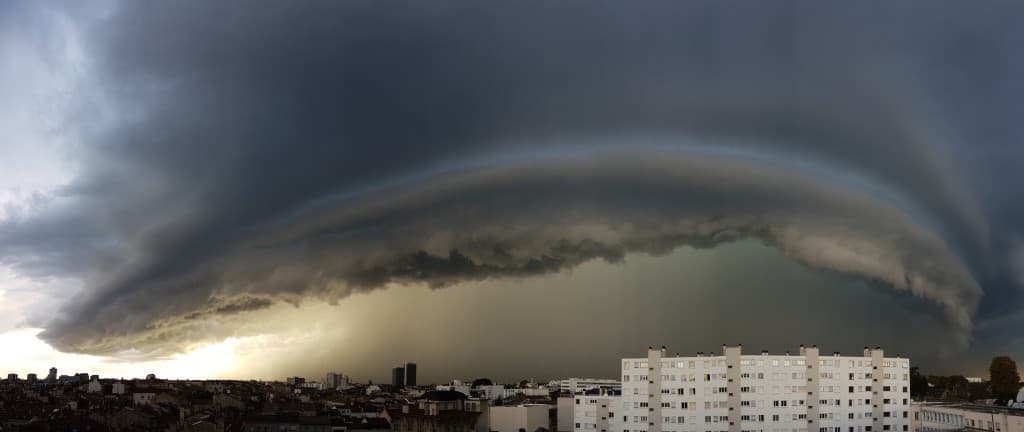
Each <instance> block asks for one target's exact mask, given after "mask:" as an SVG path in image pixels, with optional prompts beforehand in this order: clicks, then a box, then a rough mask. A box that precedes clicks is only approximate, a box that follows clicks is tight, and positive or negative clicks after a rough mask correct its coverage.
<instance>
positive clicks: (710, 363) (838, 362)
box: [622, 358, 910, 369]
mask: <svg viewBox="0 0 1024 432" xmlns="http://www.w3.org/2000/svg"><path fill="white" fill-rule="evenodd" d="M845 361H846V367H851V368H852V367H861V368H863V367H871V360H853V359H847V360H845ZM805 364H806V361H805V360H803V359H792V360H788V359H741V360H740V365H741V366H804V365H805ZM698 365H702V366H703V367H705V368H710V367H724V366H726V361H725V359H724V358H718V359H707V360H681V361H671V360H665V361H662V362H661V367H662V369H696V368H697V366H698ZM818 365H819V366H824V367H837V368H838V367H843V360H842V359H819V360H818ZM631 367H632V368H634V369H640V368H643V369H647V368H649V365H648V363H647V362H646V361H642V360H633V361H628V360H627V361H623V362H622V368H623V369H629V368H631ZM882 367H885V368H902V369H909V368H910V361H909V360H883V361H882Z"/></svg>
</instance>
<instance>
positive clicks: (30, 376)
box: [27, 373, 39, 383]
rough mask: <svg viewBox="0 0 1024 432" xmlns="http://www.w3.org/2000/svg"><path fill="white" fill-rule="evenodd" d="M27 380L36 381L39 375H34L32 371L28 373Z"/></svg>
mask: <svg viewBox="0 0 1024 432" xmlns="http://www.w3.org/2000/svg"><path fill="white" fill-rule="evenodd" d="M27 380H28V382H29V383H35V382H36V381H38V380H39V377H38V375H36V374H34V373H30V374H28V378H27Z"/></svg>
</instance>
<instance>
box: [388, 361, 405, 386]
mask: <svg viewBox="0 0 1024 432" xmlns="http://www.w3.org/2000/svg"><path fill="white" fill-rule="evenodd" d="M404 385H405V368H404V367H402V366H395V367H393V368H391V386H392V387H396V388H397V387H402V386H404Z"/></svg>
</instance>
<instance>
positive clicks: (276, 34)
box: [0, 2, 1020, 353]
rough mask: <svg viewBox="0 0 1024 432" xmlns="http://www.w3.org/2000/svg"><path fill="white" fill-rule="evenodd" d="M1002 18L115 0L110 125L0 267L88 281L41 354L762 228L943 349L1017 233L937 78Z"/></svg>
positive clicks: (963, 13)
mask: <svg viewBox="0 0 1024 432" xmlns="http://www.w3.org/2000/svg"><path fill="white" fill-rule="evenodd" d="M1013 17H1018V18H1019V17H1020V6H1019V5H1013V4H995V3H993V4H992V6H991V7H990V8H987V9H977V8H967V7H966V6H964V7H959V6H949V5H946V6H941V5H932V4H929V7H927V8H920V10H919V9H918V8H916V7H914V6H913V5H910V4H900V5H885V7H884V8H883V7H882V6H881V5H865V4H857V5H845V4H843V5H837V4H829V5H823V4H817V3H786V4H782V5H780V4H773V5H743V6H742V7H739V6H735V5H733V6H730V5H721V4H717V3H699V2H693V3H686V4H679V3H647V4H644V5H636V4H626V3H622V4H600V5H595V4H588V5H587V7H582V5H573V4H569V3H557V4H550V3H531V4H503V5H497V4H489V5H459V6H455V5H451V4H436V3H427V4H402V5H398V4H381V3H370V2H367V3H359V2H305V3H301V4H294V3H292V4H287V5H286V4H282V3H275V2H245V3H243V4H232V3H231V2H217V3H200V2H197V3H188V2H177V3H156V4H146V3H133V2H130V3H125V4H121V5H118V6H117V7H115V8H114V11H113V15H112V16H110V17H107V18H104V19H103V20H100V21H95V22H91V23H89V24H86V26H87V30H88V31H87V32H86V33H87V34H88V35H89V40H88V41H87V43H88V45H89V47H90V54H91V55H92V56H93V61H94V64H93V69H94V70H93V76H94V79H95V82H94V84H95V85H97V86H98V88H99V89H100V91H99V93H100V94H101V95H102V96H99V97H98V99H100V100H99V101H92V102H93V103H95V104H96V105H97V106H98V107H100V109H98V111H102V113H103V115H102V119H103V120H104V122H98V121H97V122H96V123H97V124H103V125H104V126H103V127H96V126H93V124H90V126H88V127H83V134H84V140H85V141H86V142H87V143H89V145H88V146H87V148H86V149H84V150H83V151H82V153H81V155H80V159H81V161H82V167H83V168H82V171H83V172H82V174H81V175H80V176H79V177H78V178H77V179H76V180H75V181H74V182H73V183H72V184H71V185H69V186H68V187H67V188H65V189H64V190H62V191H61V192H60V194H59V195H58V197H57V198H55V199H54V200H53V201H52V202H49V203H47V204H44V205H40V206H39V207H40V208H39V209H38V210H37V211H36V212H35V213H34V214H33V216H32V217H26V218H23V219H18V220H14V221H7V222H4V223H3V224H2V225H0V260H2V262H3V263H5V264H8V265H12V266H14V267H15V268H17V269H19V270H20V271H22V272H25V273H28V274H62V275H66V274H72V275H78V276H79V277H81V278H82V279H83V280H84V281H85V283H86V288H85V289H84V290H83V291H82V293H81V294H79V295H77V296H76V297H75V298H74V299H73V300H72V301H70V302H68V304H67V306H66V307H65V308H64V310H63V311H62V313H61V314H60V315H59V316H58V317H56V318H55V319H54V320H53V322H51V323H49V324H48V325H47V331H46V332H45V333H44V334H43V337H44V338H45V339H46V340H48V341H49V342H51V343H53V344H54V345H55V346H57V347H58V348H60V349H64V350H71V351H80V352H92V353H116V352H118V351H121V350H125V349H128V348H136V349H140V350H147V349H152V350H155V351H160V352H164V351H165V350H168V349H171V350H173V349H174V347H175V344H181V343H183V342H186V341H189V340H195V339H196V338H203V337H214V338H215V337H221V336H223V333H216V334H212V333H211V334H205V335H204V334H203V333H202V332H197V331H194V329H195V327H194V326H196V325H201V323H198V324H197V323H195V321H203V319H205V318H204V317H208V316H217V315H225V314H228V315H232V314H237V313H240V312H242V311H244V310H249V309H259V308H264V307H266V306H268V305H269V303H267V302H270V301H272V300H273V299H286V300H288V301H293V302H294V301H298V300H297V299H301V298H302V297H303V296H310V295H312V296H319V297H324V298H328V299H338V298H341V297H344V296H346V295H348V294H349V293H351V292H353V291H355V290H362V289H371V288H376V287H380V286H383V285H385V284H388V283H396V284H404V283H428V284H431V285H435V286H445V285H450V284H454V283H459V282H463V281H467V280H481V279H487V278H495V277H513V278H515V277H525V276H529V275H535V274H545V273H551V272H557V271H560V270H563V269H566V268H571V267H573V266H576V265H578V264H580V263H582V262H586V261H589V260H593V259H604V260H609V261H615V260H618V259H621V257H623V256H624V255H625V254H627V253H631V252H642V253H651V254H662V253H666V252H668V251H671V250H672V249H674V248H676V247H679V246H681V245H693V246H700V247H712V246H714V245H717V244H720V243H723V242H729V241H734V240H736V239H742V238H756V239H759V240H761V241H763V242H765V243H766V244H769V245H772V246H774V247H777V248H779V249H780V250H781V251H783V252H784V253H785V254H786V255H788V256H790V257H791V258H793V259H795V260H798V261H800V262H801V263H804V264H806V265H807V266H809V267H812V268H819V269H830V270H835V271H839V272H842V273H846V274H850V275H855V276H858V277H863V278H867V279H870V280H875V281H880V282H883V283H885V284H887V285H889V286H892V287H894V288H896V289H898V290H904V291H907V292H911V293H913V294H915V295H917V296H919V297H922V298H925V299H927V300H929V301H931V302H933V303H934V304H936V305H938V306H939V309H940V310H941V311H942V312H943V314H944V315H945V318H946V319H947V320H948V321H949V322H950V323H951V324H952V327H953V328H954V329H955V330H954V332H955V336H956V337H955V340H956V341H957V344H958V345H960V346H963V345H964V344H966V343H967V341H968V340H969V337H970V332H971V327H972V318H973V316H974V314H975V311H976V309H977V307H978V304H979V301H980V299H981V289H980V287H979V283H978V280H983V281H987V280H990V279H997V280H998V279H999V278H1000V277H1004V276H1005V274H1007V271H1008V265H1006V264H1002V265H997V266H994V268H993V266H991V265H990V264H989V263H991V262H997V261H1002V262H1006V261H1007V260H1005V259H1002V258H1001V257H1000V256H996V257H995V259H992V254H993V252H992V250H993V249H992V245H991V243H992V240H991V239H992V238H993V235H992V234H993V233H994V234H995V237H997V238H998V237H1001V236H1002V235H1003V233H1004V231H1005V230H1007V229H1008V228H1012V227H1007V226H1004V225H1001V224H1000V225H995V226H993V225H992V223H991V222H990V219H989V218H988V217H987V216H986V213H985V211H984V210H983V209H984V204H985V203H984V202H976V198H975V195H976V194H975V193H974V192H973V191H972V190H971V186H972V184H971V183H969V182H966V181H965V180H964V176H963V175H962V174H961V172H960V169H961V168H962V167H960V166H958V164H957V163H956V161H955V160H951V159H950V158H948V157H947V156H949V155H957V154H959V152H960V151H961V150H960V149H961V148H963V147H964V146H967V145H973V144H974V143H962V142H959V141H957V140H956V138H957V137H961V136H964V135H966V132H962V131H961V129H964V128H969V127H970V125H965V124H962V123H960V122H958V121H957V120H956V119H955V118H950V117H948V116H944V114H945V113H946V112H947V110H946V109H947V108H948V106H950V105H952V104H955V103H956V102H957V100H956V99H955V98H954V99H952V100H949V99H948V98H950V96H949V94H947V93H943V94H939V95H936V94H935V91H936V89H947V88H949V89H950V90H955V91H965V90H964V87H965V86H966V85H967V84H965V83H964V82H962V81H959V80H958V79H959V78H960V77H961V76H962V75H967V76H975V77H977V79H979V80H980V79H984V78H985V76H984V74H985V70H982V69H974V68H972V67H971V66H970V65H967V64H960V63H959V62H958V59H960V58H962V57H963V56H964V55H966V53H965V52H963V51H961V50H957V49H949V48H950V46H953V47H954V48H955V44H951V41H954V42H955V41H960V40H975V39H981V40H983V41H990V42H991V43H992V45H994V46H997V47H1001V48H998V49H1002V50H1004V51H1008V50H1014V49H1016V48H1014V46H1012V45H1007V44H1005V43H1004V42H1005V40H1007V39H1015V36H1016V35H1018V33H1019V30H1017V29H1016V25H1015V22H1016V20H1015V19H1013ZM951 22H956V23H959V24H958V25H955V26H951V25H949V24H950V23H951ZM865 29H870V30H871V31H865ZM993 49H995V48H993ZM1005 54H1006V55H1012V54H1013V53H1012V52H1006V53H1005ZM950 64H954V65H956V68H953V67H941V68H936V65H950ZM1010 76H1012V75H1005V76H1004V78H1003V79H1009V77H1010ZM947 83H953V84H954V86H953V87H952V88H950V87H947V86H946V84H947ZM990 85H998V84H992V83H990ZM82 103H83V104H86V105H87V104H88V103H90V101H83V102H82ZM990 109H992V110H997V111H998V110H1001V109H1003V107H1000V106H993V107H992V108H990ZM100 117H101V116H99V115H97V118H100ZM89 119H90V118H89V116H88V115H86V116H84V117H82V118H76V120H78V121H80V122H83V123H87V122H88V121H89ZM1008 144H1011V143H1007V142H992V143H991V144H988V145H1008ZM972 168H973V167H972ZM997 249H998V248H997ZM993 275H994V276H993ZM995 289H997V290H998V289H1001V288H995ZM188 317H192V318H193V319H185V318H188ZM167 347H171V348H167Z"/></svg>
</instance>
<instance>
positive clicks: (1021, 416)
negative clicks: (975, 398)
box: [910, 402, 1024, 432]
mask: <svg viewBox="0 0 1024 432" xmlns="http://www.w3.org/2000/svg"><path fill="white" fill-rule="evenodd" d="M910 418H911V421H910V429H911V430H913V431H914V432H938V431H957V430H964V429H976V430H981V431H991V432H1024V410H1020V409H1014V408H1006V407H1000V406H992V405H973V404H969V403H956V402H913V403H911V405H910Z"/></svg>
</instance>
